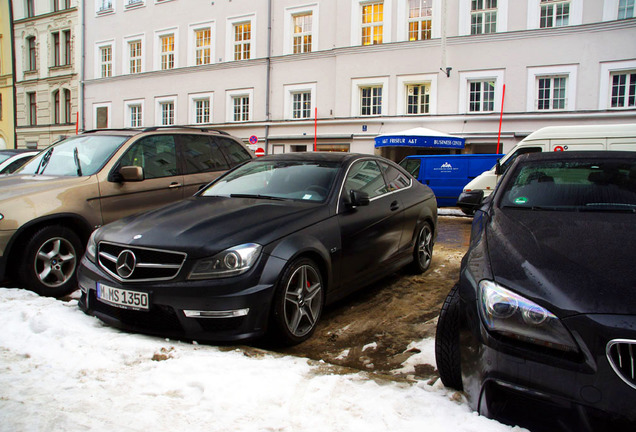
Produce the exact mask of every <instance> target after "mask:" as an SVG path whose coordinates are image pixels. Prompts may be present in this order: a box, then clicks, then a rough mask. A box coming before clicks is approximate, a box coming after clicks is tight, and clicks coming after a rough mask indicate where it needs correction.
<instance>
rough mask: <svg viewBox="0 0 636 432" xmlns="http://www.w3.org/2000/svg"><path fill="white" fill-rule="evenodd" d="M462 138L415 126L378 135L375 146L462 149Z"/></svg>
mask: <svg viewBox="0 0 636 432" xmlns="http://www.w3.org/2000/svg"><path fill="white" fill-rule="evenodd" d="M464 141H465V140H464V138H459V137H456V136H452V135H448V134H445V133H444V132H439V131H436V130H433V129H427V128H415V129H408V130H405V131H402V132H395V133H390V134H383V135H378V136H377V137H376V138H375V147H376V148H379V147H428V148H446V149H448V148H450V149H463V148H464Z"/></svg>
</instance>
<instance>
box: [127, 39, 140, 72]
mask: <svg viewBox="0 0 636 432" xmlns="http://www.w3.org/2000/svg"><path fill="white" fill-rule="evenodd" d="M128 68H129V69H128V72H129V73H131V74H137V73H141V40H134V41H130V42H128Z"/></svg>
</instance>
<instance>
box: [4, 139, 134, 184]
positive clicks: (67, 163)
mask: <svg viewBox="0 0 636 432" xmlns="http://www.w3.org/2000/svg"><path fill="white" fill-rule="evenodd" d="M127 139H128V137H124V136H103V135H102V136H97V135H91V136H88V135H79V136H76V137H71V138H68V139H65V140H63V141H61V142H59V143H57V144H53V145H52V146H50V147H48V148H47V149H46V150H44V151H42V152H41V153H40V154H38V155H37V156H35V157H34V158H33V159H31V160H30V161H29V163H27V164H26V165H24V166H23V167H22V169H20V170H18V171H17V172H16V174H42V175H56V176H80V177H81V176H88V175H92V174H95V173H96V172H97V171H99V170H100V169H101V168H102V167H103V166H104V164H105V163H106V162H107V161H108V160H109V159H110V158H111V156H112V155H113V154H114V153H115V151H116V150H117V149H118V148H119V147H120V146H121V145H122V144H123V143H124V141H126V140H127Z"/></svg>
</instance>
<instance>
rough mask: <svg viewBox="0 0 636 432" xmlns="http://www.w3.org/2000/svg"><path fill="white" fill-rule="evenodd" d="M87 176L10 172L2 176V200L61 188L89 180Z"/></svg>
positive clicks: (0, 186) (0, 196) (0, 179)
mask: <svg viewBox="0 0 636 432" xmlns="http://www.w3.org/2000/svg"><path fill="white" fill-rule="evenodd" d="M89 179H90V177H89V176H85V177H68V176H47V175H33V174H10V175H7V176H2V177H0V201H4V200H7V199H11V198H14V197H19V196H24V195H34V194H37V193H39V192H47V191H50V190H54V189H55V190H60V189H62V190H63V189H65V188H68V187H71V186H73V185H76V184H79V183H83V182H85V181H87V180H89Z"/></svg>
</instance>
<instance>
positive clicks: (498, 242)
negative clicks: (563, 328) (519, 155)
mask: <svg viewBox="0 0 636 432" xmlns="http://www.w3.org/2000/svg"><path fill="white" fill-rule="evenodd" d="M486 229H487V232H486V236H487V237H486V238H487V243H488V251H489V257H490V263H491V268H492V272H493V275H494V278H495V280H496V281H497V282H498V283H501V284H502V285H505V286H508V287H510V288H512V289H514V290H515V291H517V292H518V293H519V294H521V295H523V296H525V297H527V298H529V299H531V300H534V301H535V302H537V303H539V304H541V305H542V306H546V307H548V309H550V311H551V312H553V313H555V314H557V315H558V316H560V317H565V316H569V315H575V314H579V313H608V314H634V313H635V311H636V265H634V256H636V241H634V239H636V216H635V215H634V214H627V213H610V212H582V213H572V212H558V211H532V210H518V209H503V210H499V209H498V210H496V211H495V212H494V213H493V217H492V219H491V221H490V223H489V224H488V226H487V228H486Z"/></svg>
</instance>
